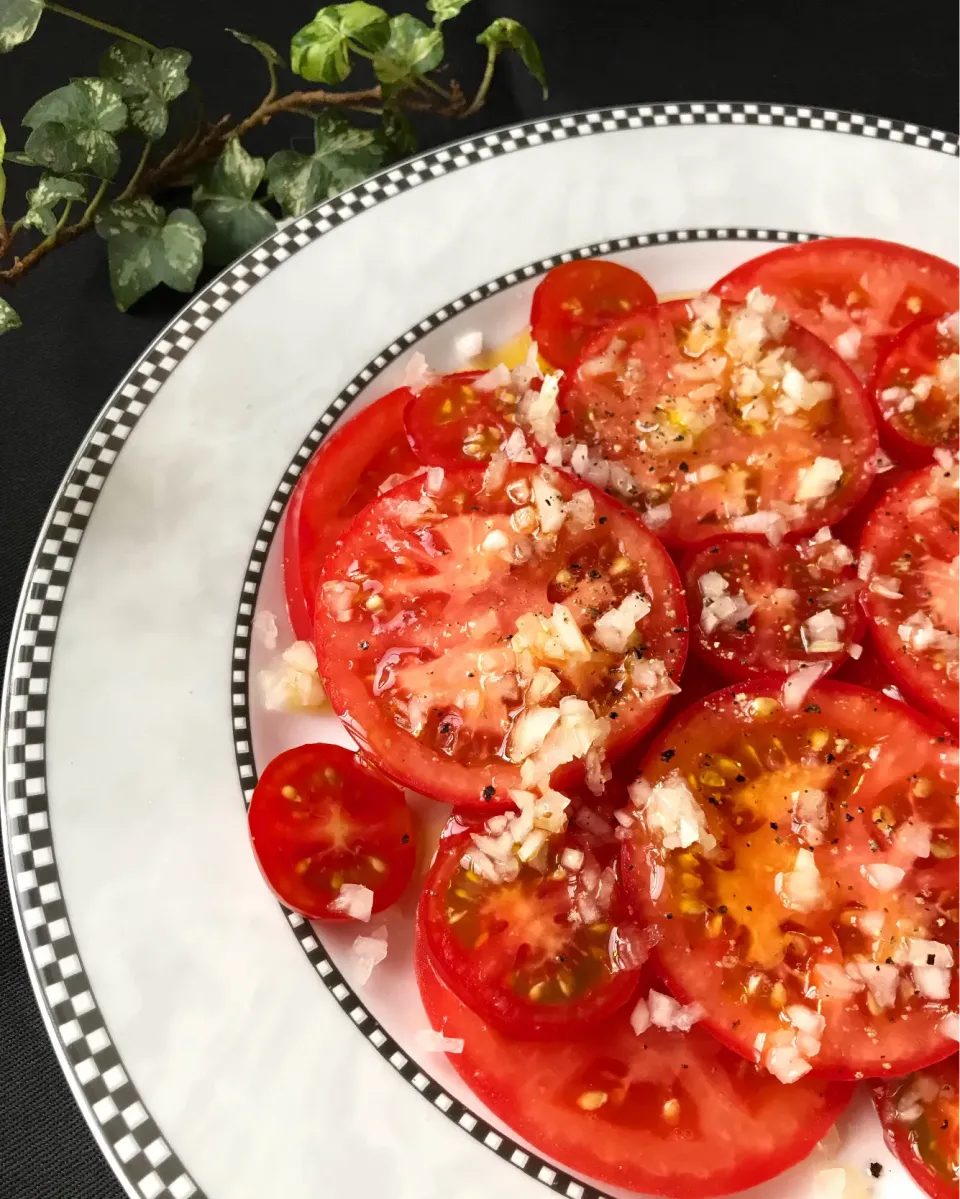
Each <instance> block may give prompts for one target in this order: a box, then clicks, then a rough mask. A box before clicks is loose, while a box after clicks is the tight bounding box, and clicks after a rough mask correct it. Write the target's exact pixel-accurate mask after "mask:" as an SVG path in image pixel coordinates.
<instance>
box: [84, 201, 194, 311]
mask: <svg viewBox="0 0 960 1199" xmlns="http://www.w3.org/2000/svg"><path fill="white" fill-rule="evenodd" d="M97 232H98V233H99V234H100V236H101V237H102V238H103V239H104V241H106V243H107V260H108V263H109V267H110V286H111V288H112V290H113V297H114V299H115V300H116V302H117V307H118V308H119V309H120V311H121V312H125V311H126V310H127V309H128V308H129V307H130V305H131V304H133V303H135V302H136V301H137V300H139V299H140V297H141V296H145V295H146V294H147V292H148V291H152V290H153V288H155V287H157V286H158V285H159V284H161V283H165V284H166V285H167V287H172V288H173V289H174V290H175V291H183V292H190V291H193V289H194V287H195V285H196V282H197V276H198V275H199V274H200V268H201V266H202V265H203V243H204V240H205V239H206V233H205V232H204V228H203V226H202V225H201V224H200V221H199V220H198V218H197V217H196V216H195V215H194V214H193V213H192V212H190V211H189V210H188V209H186V208H178V209H176V210H175V211H174V212H171V213H170V215H169V216H167V214H166V213H165V212H164V210H163V209H162V208H160V207H159V206H158V205H156V204H154V202H153V201H152V200H150V199H148V198H147V197H146V196H140V197H138V198H137V199H135V200H125V201H117V202H116V203H114V204H111V205H110V206H109V207H108V208H106V209H104V210H103V211H102V212H101V213H100V214H99V216H98V217H97Z"/></svg>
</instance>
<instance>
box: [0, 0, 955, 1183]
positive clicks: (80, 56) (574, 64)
mask: <svg viewBox="0 0 960 1199" xmlns="http://www.w3.org/2000/svg"><path fill="white" fill-rule="evenodd" d="M78 6H79V7H83V8H84V9H85V11H86V12H88V13H90V14H91V15H94V16H96V17H98V18H100V19H101V20H105V21H110V22H113V23H115V24H119V25H122V26H123V27H125V28H127V29H130V30H132V31H135V32H137V33H139V34H141V35H142V36H144V37H146V38H147V39H148V40H149V41H151V42H154V43H156V44H158V45H174V46H182V47H184V48H185V49H189V50H190V51H191V52H192V53H193V56H194V61H193V68H192V71H191V75H192V78H193V79H194V80H195V82H196V83H198V84H199V87H200V90H201V91H202V94H203V98H204V105H205V109H206V111H207V112H208V113H209V114H220V113H223V112H233V113H234V114H237V115H238V116H239V115H243V114H245V113H246V112H247V111H249V110H250V108H251V107H252V106H253V103H255V101H256V99H258V98H259V96H260V94H261V92H262V90H263V78H262V74H263V72H262V66H261V64H260V60H259V59H258V57H257V55H256V54H255V53H254V52H253V51H251V50H249V49H247V48H245V47H243V46H241V45H240V44H239V43H237V42H235V41H234V40H233V39H232V38H231V37H229V35H227V34H225V33H224V32H223V29H224V26H226V25H230V26H232V27H234V28H239V29H242V30H245V31H247V32H249V33H251V34H254V35H257V36H259V37H262V38H265V39H266V40H268V41H270V42H272V43H273V44H275V45H276V46H277V47H278V48H280V49H282V50H283V51H284V52H285V51H286V44H287V42H288V40H289V37H290V34H291V33H292V32H293V31H294V30H295V29H297V28H298V27H299V26H300V25H302V24H303V23H304V22H305V21H307V20H309V18H310V17H311V16H312V15H313V11H314V10H313V8H312V6H311V4H310V3H309V2H308V3H303V2H301V0H274V2H273V3H271V4H266V3H256V2H254V0H165V2H163V3H158V2H157V0H153V2H149V0H89V2H88V3H86V4H85V5H84V4H83V0H78ZM385 7H387V8H388V9H389V10H390V11H393V12H396V11H400V10H401V9H405V8H409V9H410V10H412V11H415V12H417V11H418V0H412V2H411V3H410V4H409V5H407V4H397V3H386V4H385ZM495 16H512V17H516V18H517V19H519V20H521V21H523V22H524V23H525V24H527V25H528V26H529V27H530V29H531V30H532V31H533V32H534V34H535V35H536V37H537V39H538V40H539V43H540V45H541V48H542V50H543V56H544V60H545V64H546V69H547V73H548V75H549V82H550V97H549V100H547V101H544V100H542V99H541V97H540V93H539V89H538V88H537V87H536V85H535V84H533V83H532V81H530V80H529V79H527V78H526V77H525V75H524V73H523V71H522V70H521V69H519V67H518V66H517V65H516V64H515V63H513V62H507V61H503V62H502V64H501V66H500V67H498V74H497V78H496V80H495V84H494V87H493V88H492V91H491V96H490V100H489V102H488V104H487V106H486V108H485V109H484V110H483V111H481V112H480V113H478V114H477V116H476V117H475V118H473V119H472V120H471V121H469V122H467V123H460V124H458V125H456V126H454V125H453V124H452V123H450V122H442V121H428V122H426V123H424V124H423V125H422V126H421V134H422V142H423V144H424V146H425V147H429V146H430V145H431V144H436V143H439V142H442V141H446V140H449V139H450V138H452V137H454V136H459V135H460V134H464V135H465V134H467V133H469V132H472V131H474V130H477V129H482V128H489V127H491V126H495V125H501V124H507V123H510V122H514V121H517V120H521V119H526V118H531V117H537V116H540V115H542V114H544V113H557V112H565V111H569V110H571V109H577V108H592V107H597V106H601V105H608V104H631V103H642V102H647V101H663V100H753V101H774V102H779V103H787V104H809V105H818V106H821V107H832V108H844V109H854V110H859V111H861V112H867V113H874V114H877V115H881V116H888V117H895V118H899V119H902V120H907V121H915V122H917V123H918V124H923V125H931V126H933V127H935V128H940V129H946V130H956V128H957V78H958V64H957V40H958V36H957V35H958V29H957V6H956V4H955V3H954V2H953V0H924V2H920V3H913V4H904V3H903V2H902V0H896V2H891V0H869V2H867V0H803V2H800V0H766V2H765V3H763V4H759V3H740V2H738V0H732V2H728V3H720V4H717V3H715V2H713V3H710V4H706V3H700V2H699V0H685V2H681V3H677V2H676V0H667V2H665V0H646V2H644V3H640V2H639V0H636V2H634V0H581V2H580V3H570V2H567V0H502V2H501V0H473V2H472V4H471V6H470V7H469V8H468V9H466V10H465V12H464V14H463V15H462V16H461V17H460V18H459V19H458V21H457V22H456V23H454V24H453V25H449V26H447V49H448V55H447V57H448V61H449V62H450V64H451V68H452V74H453V75H454V76H455V77H456V78H458V79H460V80H461V81H462V82H463V83H464V85H466V86H468V87H469V85H470V84H471V83H472V82H474V81H475V80H476V79H477V77H478V74H479V70H480V68H481V67H482V51H481V50H480V48H479V47H477V46H475V45H474V44H473V39H474V38H475V36H476V34H477V33H478V32H479V30H480V29H482V28H483V27H484V26H485V25H486V24H487V23H488V22H489V21H490V20H491V19H492V18H493V17H495ZM107 43H108V39H107V38H105V36H104V35H102V34H100V33H98V32H97V31H95V30H92V29H88V28H85V27H84V26H81V25H78V24H76V23H74V22H72V21H69V20H67V19H66V18H64V17H62V16H59V15H57V14H54V13H47V14H45V16H44V18H43V20H42V22H41V26H40V30H39V32H38V34H37V35H36V37H35V38H34V40H33V41H32V42H31V43H30V44H29V45H28V46H26V47H22V48H20V49H19V50H18V51H16V52H14V53H12V54H10V55H7V56H5V57H3V58H0V121H2V122H3V124H4V126H5V128H6V129H7V136H8V145H9V146H10V147H11V148H17V147H18V146H19V145H20V144H21V140H20V139H21V137H22V134H21V133H20V130H19V125H20V118H21V117H22V115H23V113H24V112H25V111H26V109H27V107H28V106H29V105H30V104H31V103H32V102H33V101H34V100H35V99H37V98H38V97H39V96H41V95H43V94H44V93H46V92H48V91H50V90H52V89H53V88H54V87H58V86H60V85H61V84H63V83H65V82H66V81H67V79H68V78H69V77H70V76H74V75H84V74H94V73H95V72H96V66H97V61H98V59H99V56H100V54H101V52H102V51H103V49H104V48H105V46H106V45H107ZM303 132H304V129H303V123H302V122H299V123H298V120H297V118H294V117H287V118H280V119H279V120H277V121H275V122H274V125H273V127H272V128H270V129H269V130H264V131H260V132H258V133H257V134H255V135H254V136H252V137H251V138H250V139H249V140H248V143H247V144H248V148H249V149H251V150H252V151H253V152H260V153H264V152H269V151H271V150H273V149H277V148H280V147H281V146H284V145H287V144H289V143H290V142H291V141H292V140H294V139H296V138H297V137H300V136H302V135H303ZM33 178H34V175H33V173H32V172H29V171H27V170H25V169H24V168H21V167H17V166H12V165H11V166H10V167H9V168H8V187H7V205H6V212H7V215H8V218H9V216H11V215H12V216H14V217H15V216H17V215H19V211H20V208H19V205H18V199H19V197H21V196H22V194H23V191H24V190H25V188H26V187H29V186H32V181H33ZM651 183H652V184H653V183H655V181H651ZM103 251H104V246H103V243H102V242H101V241H100V240H99V238H97V237H96V235H94V234H88V235H86V236H85V237H83V238H81V239H79V240H78V241H76V242H74V243H73V244H71V245H69V246H66V247H64V248H62V249H60V250H58V251H57V252H56V253H55V255H53V256H51V257H50V258H49V259H47V260H46V262H44V263H42V264H41V266H40V268H39V269H38V270H36V272H35V273H34V274H32V275H30V276H28V277H27V278H26V279H25V280H24V281H23V282H22V283H21V284H20V285H18V287H17V288H16V289H15V291H14V293H13V294H12V295H11V296H10V297H9V298H10V299H11V300H12V301H13V302H14V304H15V306H16V307H17V309H18V310H19V312H20V314H21V316H22V318H23V322H24V328H23V329H22V330H20V331H19V332H16V333H12V334H10V335H8V336H5V337H2V338H0V421H2V423H0V536H2V559H0V634H2V636H0V641H2V643H3V644H5V643H6V640H7V638H8V636H9V630H10V624H11V621H12V618H13V613H14V609H15V606H16V600H17V596H18V594H19V590H20V583H21V579H22V576H23V574H24V571H25V570H26V566H27V562H28V559H29V556H30V551H31V549H32V546H33V542H34V540H35V538H36V536H37V533H38V532H39V529H40V525H41V522H42V520H43V517H44V514H45V512H46V509H47V506H48V504H49V502H50V500H51V499H52V497H53V494H54V491H55V489H56V486H57V484H58V483H59V481H60V478H61V476H62V475H63V473H64V470H65V469H66V467H67V465H68V463H69V461H70V459H71V457H72V455H73V453H74V451H75V450H76V447H77V446H78V444H79V443H80V441H81V438H82V437H83V434H84V433H85V432H86V430H87V427H88V426H89V425H90V423H91V421H92V420H93V418H94V416H95V414H96V413H97V411H98V410H99V408H100V407H101V406H102V404H103V402H104V401H105V399H106V398H107V396H108V395H109V393H110V391H111V390H112V389H113V387H114V386H115V384H116V383H117V381H118V380H119V378H120V377H121V375H122V374H123V373H124V372H125V370H126V369H127V368H128V367H129V366H130V365H131V363H132V362H133V361H134V360H135V359H136V357H137V356H138V355H139V353H140V352H141V351H142V350H143V349H144V348H145V347H146V345H147V343H148V342H149V341H150V340H151V339H152V338H153V337H154V336H155V335H156V334H157V333H158V332H159V331H160V329H161V328H162V327H163V326H164V325H165V324H166V322H167V321H168V320H169V319H170V318H171V317H172V316H173V315H174V313H175V312H176V311H177V309H178V308H179V307H180V305H181V303H182V302H183V297H180V296H177V295H175V294H174V293H172V292H165V293H163V294H160V293H155V294H154V295H152V296H150V297H148V298H147V299H146V300H144V301H142V302H141V303H140V304H139V305H137V306H136V308H135V310H134V312H133V313H130V314H127V315H121V314H119V313H118V312H116V310H115V309H114V307H113V303H112V300H111V298H110V293H109V288H108V285H107V279H106V269H105V261H104V252H103ZM318 319H322V310H321V314H320V316H319V317H318ZM3 886H4V884H0V888H2V887H3ZM134 1082H136V1080H135V1079H134ZM185 1164H186V1166H187V1168H188V1169H189V1167H190V1163H189V1162H187V1163H185ZM121 1194H122V1192H121V1190H120V1188H119V1186H118V1184H117V1182H116V1181H115V1179H114V1177H113V1175H112V1173H111V1171H110V1169H109V1167H108V1166H107V1165H106V1163H105V1161H104V1160H103V1158H102V1157H101V1155H100V1152H99V1150H98V1149H97V1148H96V1146H95V1144H94V1141H93V1139H92V1137H91V1136H90V1133H89V1131H88V1130H87V1128H86V1126H85V1124H84V1122H83V1119H82V1118H81V1116H80V1114H79V1111H78V1109H77V1108H76V1106H75V1105H74V1103H73V1100H72V1098H71V1096H70V1093H69V1091H68V1088H67V1085H66V1083H65V1081H64V1079H63V1077H62V1075H61V1073H60V1069H59V1067H58V1065H57V1063H56V1060H55V1058H54V1055H53V1051H52V1050H51V1048H50V1047H49V1044H48V1042H47V1038H46V1036H45V1033H44V1029H43V1025H42V1023H41V1020H40V1016H39V1012H38V1010H37V1008H36V1005H35V1002H34V999H33V995H32V992H31V989H30V985H29V983H28V981H27V977H26V974H25V971H24V967H23V962H22V958H21V953H20V949H19V945H18V944H17V939H16V934H15V931H14V926H13V920H12V915H11V912H10V908H9V904H8V902H7V900H6V897H5V896H0V1199H117V1197H118V1196H120V1195H121ZM264 1199H267V1197H264Z"/></svg>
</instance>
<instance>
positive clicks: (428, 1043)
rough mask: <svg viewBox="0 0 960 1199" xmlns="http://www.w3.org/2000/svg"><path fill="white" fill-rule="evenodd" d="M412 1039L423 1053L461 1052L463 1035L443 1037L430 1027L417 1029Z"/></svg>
mask: <svg viewBox="0 0 960 1199" xmlns="http://www.w3.org/2000/svg"><path fill="white" fill-rule="evenodd" d="M414 1039H415V1041H416V1043H417V1048H418V1049H419V1050H421V1051H422V1052H423V1053H463V1045H464V1041H463V1037H445V1036H444V1035H443V1033H442V1032H436V1031H434V1029H432V1028H421V1029H418V1030H417V1033H416V1036H415V1038H414Z"/></svg>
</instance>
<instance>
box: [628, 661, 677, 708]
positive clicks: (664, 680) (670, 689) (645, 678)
mask: <svg viewBox="0 0 960 1199" xmlns="http://www.w3.org/2000/svg"><path fill="white" fill-rule="evenodd" d="M627 674H628V676H629V678H630V682H631V683H632V684H633V685H634V687H636V689H637V691H638V692H639V696H638V698H639V699H640V702H641V703H644V704H648V703H652V702H653V700H655V699H662V698H663V697H664V696H665V695H679V694H680V687H679V685H678V684H677V683H675V682H674V681H673V679H672V678H671V677H670V673H669V671H668V670H667V667H666V664H665V663H664V662H663V661H662V660H661V659H660V658H637V657H630V658H628V659H627Z"/></svg>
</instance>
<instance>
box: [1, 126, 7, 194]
mask: <svg viewBox="0 0 960 1199" xmlns="http://www.w3.org/2000/svg"><path fill="white" fill-rule="evenodd" d="M6 149H7V132H6V130H5V129H4V127H3V122H2V121H0V216H3V201H4V199H5V197H6V194H7V177H6V175H5V174H4V172H3V156H4V154H5V153H6Z"/></svg>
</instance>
